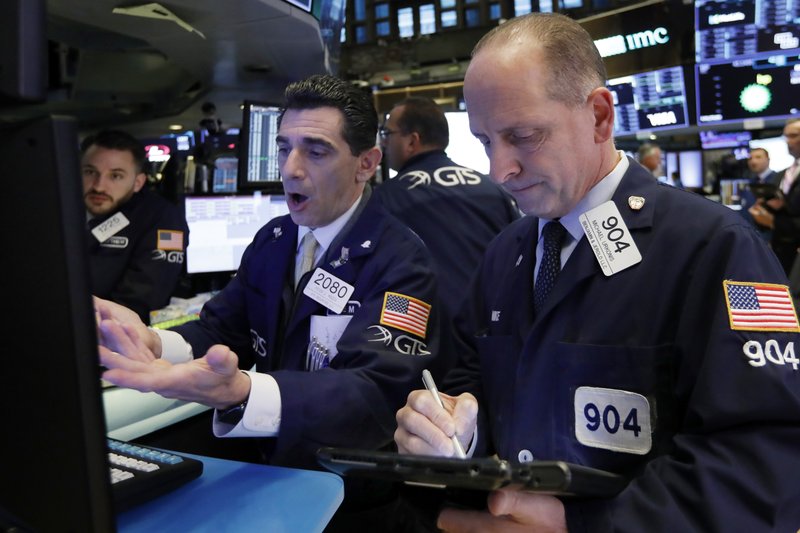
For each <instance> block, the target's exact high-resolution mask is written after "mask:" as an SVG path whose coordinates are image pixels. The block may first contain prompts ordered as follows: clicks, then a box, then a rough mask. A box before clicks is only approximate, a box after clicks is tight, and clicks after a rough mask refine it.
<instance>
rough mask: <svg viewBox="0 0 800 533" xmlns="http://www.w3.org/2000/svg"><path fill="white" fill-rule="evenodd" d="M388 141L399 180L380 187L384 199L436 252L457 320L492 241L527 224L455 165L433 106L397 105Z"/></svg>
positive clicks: (477, 177) (487, 183)
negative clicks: (502, 232) (518, 221)
mask: <svg viewBox="0 0 800 533" xmlns="http://www.w3.org/2000/svg"><path fill="white" fill-rule="evenodd" d="M380 135H381V142H382V145H383V150H384V158H385V159H386V161H387V163H388V164H389V165H390V166H391V167H392V168H393V169H395V170H396V171H397V175H396V176H395V177H394V178H392V179H390V180H389V181H386V182H384V183H382V184H380V185H379V186H378V187H377V188H376V191H375V192H376V196H378V197H379V198H380V200H381V202H382V203H383V205H384V206H386V209H387V210H388V211H389V212H390V213H391V214H393V215H394V216H396V217H397V218H399V219H400V220H401V221H403V222H404V223H405V224H406V225H407V226H408V227H409V228H411V229H412V230H413V231H414V233H416V234H417V235H419V236H420V238H421V239H422V240H423V242H424V243H425V245H426V246H427V247H428V250H430V252H431V255H432V256H433V258H434V260H435V261H436V267H437V269H438V272H439V286H440V289H441V294H442V298H443V300H444V304H445V305H446V306H447V307H448V310H449V311H450V312H451V313H453V314H455V313H456V312H457V311H458V310H459V307H460V306H461V303H462V300H463V298H464V294H465V291H464V287H466V286H467V284H468V283H469V282H470V279H471V278H472V276H473V274H474V273H475V270H476V269H477V267H478V264H479V263H480V260H481V258H482V257H483V253H484V252H485V251H486V246H487V245H488V244H489V241H491V240H492V238H494V236H495V235H497V234H498V233H499V232H500V230H502V229H503V228H505V227H506V226H507V225H508V224H509V223H511V222H513V221H514V220H516V219H518V218H519V217H520V213H519V209H518V208H517V206H516V205H515V204H514V200H513V199H512V198H511V197H510V195H509V194H508V193H506V192H505V191H503V190H502V189H501V188H500V187H498V186H497V184H495V183H492V181H491V180H489V179H488V178H487V177H486V176H484V175H483V174H481V173H480V172H478V171H476V170H473V169H471V168H467V167H464V166H461V165H459V164H456V163H455V162H453V161H452V160H451V159H450V158H449V157H447V154H446V153H445V149H446V148H447V146H448V144H449V143H450V132H449V128H448V124H447V119H446V118H445V115H444V112H443V111H442V109H441V108H440V107H439V106H438V105H437V104H436V102H434V101H433V100H431V99H429V98H419V97H410V98H406V99H405V100H403V101H401V102H400V103H398V104H396V105H395V106H394V107H393V108H392V111H391V113H389V118H387V119H386V122H385V123H384V125H383V127H382V128H381V129H380Z"/></svg>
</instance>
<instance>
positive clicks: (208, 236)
mask: <svg viewBox="0 0 800 533" xmlns="http://www.w3.org/2000/svg"><path fill="white" fill-rule="evenodd" d="M184 207H185V209H186V222H187V223H188V224H189V234H190V235H191V239H190V240H189V247H188V248H187V249H186V270H187V272H188V273H189V274H200V273H210V272H233V271H235V270H236V269H238V268H239V262H240V261H241V260H242V254H243V253H244V250H245V248H247V246H248V245H249V244H250V243H251V242H252V240H253V237H254V236H255V234H256V232H258V230H259V229H261V228H262V227H263V226H264V225H265V224H266V223H267V222H269V221H270V220H272V219H273V218H275V217H277V216H281V215H285V214H287V213H288V212H289V208H288V207H287V206H286V199H285V197H284V196H283V195H267V194H261V193H260V192H258V191H257V192H255V193H253V194H249V195H243V194H242V195H235V196H187V197H186V198H185V199H184Z"/></svg>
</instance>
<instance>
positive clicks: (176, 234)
mask: <svg viewBox="0 0 800 533" xmlns="http://www.w3.org/2000/svg"><path fill="white" fill-rule="evenodd" d="M156 248H158V249H159V250H183V232H182V231H173V230H168V229H160V230H158V242H157V243H156Z"/></svg>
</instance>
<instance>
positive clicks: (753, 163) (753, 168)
mask: <svg viewBox="0 0 800 533" xmlns="http://www.w3.org/2000/svg"><path fill="white" fill-rule="evenodd" d="M747 168H748V169H749V170H750V173H751V176H750V183H749V184H748V187H744V188H743V190H742V191H741V197H742V211H741V212H742V216H743V217H744V218H745V219H746V220H748V221H750V222H751V223H752V224H753V227H755V228H756V230H757V231H758V233H759V234H760V235H761V236H762V237H763V238H764V240H766V241H767V242H769V241H770V240H771V238H772V229H771V228H770V227H769V224H761V223H760V222H757V221H756V219H755V218H754V216H753V215H754V214H756V215H757V216H758V215H760V211H761V209H763V206H764V202H763V197H762V201H761V202H759V201H758V200H759V198H758V197H756V195H755V194H754V193H753V190H756V189H755V187H753V186H760V185H761V184H767V185H774V186H775V191H776V193H777V188H778V185H780V181H781V175H780V174H778V173H777V172H775V171H774V170H772V169H771V168H769V152H767V150H766V149H765V148H752V149H751V150H750V157H749V158H747ZM759 218H761V217H760V216H759ZM762 221H763V219H762Z"/></svg>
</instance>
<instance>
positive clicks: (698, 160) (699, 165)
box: [665, 150, 703, 190]
mask: <svg viewBox="0 0 800 533" xmlns="http://www.w3.org/2000/svg"><path fill="white" fill-rule="evenodd" d="M665 159H666V163H667V165H666V167H667V176H670V177H671V176H672V173H673V172H677V173H678V176H680V178H681V185H683V186H684V187H685V188H687V189H695V190H697V189H702V188H703V152H701V151H700V150H685V151H682V152H667V154H666V157H665Z"/></svg>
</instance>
